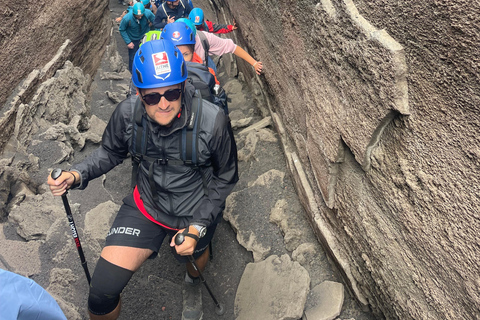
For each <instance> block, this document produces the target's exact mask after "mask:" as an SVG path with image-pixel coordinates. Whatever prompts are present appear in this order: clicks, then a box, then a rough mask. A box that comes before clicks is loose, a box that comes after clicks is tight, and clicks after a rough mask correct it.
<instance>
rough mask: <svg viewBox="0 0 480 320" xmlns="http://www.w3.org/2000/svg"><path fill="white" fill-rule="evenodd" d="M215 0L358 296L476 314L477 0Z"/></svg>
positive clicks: (374, 305) (388, 312)
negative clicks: (259, 70)
mask: <svg viewBox="0 0 480 320" xmlns="http://www.w3.org/2000/svg"><path fill="white" fill-rule="evenodd" d="M214 2H215V3H216V5H217V6H218V7H219V8H222V9H223V10H225V11H228V12H230V13H231V15H232V16H234V17H235V18H236V20H237V22H238V24H239V26H240V28H241V29H240V30H241V35H242V39H239V40H240V44H242V46H245V48H247V49H248V50H249V52H250V53H251V54H252V55H253V56H254V57H255V58H257V59H258V60H261V61H263V63H264V67H265V73H264V75H263V76H261V77H257V79H253V80H254V81H253V82H258V83H259V84H260V85H261V86H262V87H263V89H264V92H265V93H266V94H267V103H268V105H269V109H270V112H271V114H272V118H273V119H274V121H275V123H276V126H277V129H278V131H279V133H280V134H281V136H282V137H283V144H284V148H285V152H286V155H287V162H288V164H289V167H290V169H291V172H292V174H293V176H294V179H295V181H296V184H297V192H298V193H299V195H300V198H301V199H302V202H303V204H304V206H305V207H306V208H307V211H308V212H309V214H310V218H311V221H312V225H313V227H314V229H315V230H316V232H317V235H318V238H319V240H320V241H321V242H322V243H323V244H324V245H325V246H326V247H327V248H328V250H329V252H330V253H331V254H332V256H333V257H334V259H335V261H336V262H337V263H338V265H339V266H340V267H341V268H342V270H343V273H344V277H345V278H346V279H347V281H348V282H349V283H350V287H351V289H352V291H353V292H354V293H355V294H356V296H357V298H358V300H359V301H360V303H362V304H364V305H366V306H367V305H369V306H370V307H371V309H372V310H373V311H374V312H375V313H376V314H378V315H379V316H384V317H386V318H388V319H478V315H479V314H480V292H479V289H478V288H479V285H480V278H479V274H480V272H479V271H480V267H479V266H480V256H479V255H478V252H479V249H480V240H479V238H478V236H477V234H478V233H479V231H480V216H479V212H480V187H479V185H480V184H479V180H480V178H479V177H480V140H479V139H478V133H479V132H480V130H479V129H480V115H479V112H478V111H479V110H480V103H479V102H480V81H479V80H480V79H479V78H480V68H479V67H480V60H479V59H480V58H479V56H480V55H479V53H480V49H479V48H480V31H479V30H480V18H479V17H480V4H479V3H478V2H472V1H466V0H451V1H444V0H432V1H424V2H418V1H391V0H374V1H363V0H320V1H302V0H301V1H287V0H280V1H271V0H265V1H233V0H224V1H214ZM239 68H241V66H239ZM247 75H248V73H247ZM257 80H258V81H257Z"/></svg>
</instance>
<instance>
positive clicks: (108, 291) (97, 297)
mask: <svg viewBox="0 0 480 320" xmlns="http://www.w3.org/2000/svg"><path fill="white" fill-rule="evenodd" d="M132 275H133V271H130V270H128V269H124V268H122V267H119V266H117V265H114V264H113V263H110V262H108V261H107V260H105V259H103V258H102V257H100V259H99V260H98V262H97V266H96V267H95V271H94V272H93V277H92V281H91V283H90V294H89V296H88V310H90V312H91V313H93V314H96V315H105V314H108V313H110V312H112V311H113V310H115V308H116V307H117V305H118V302H119V301H120V293H121V292H122V290H123V288H125V286H126V285H127V283H128V281H129V280H130V278H131V277H132Z"/></svg>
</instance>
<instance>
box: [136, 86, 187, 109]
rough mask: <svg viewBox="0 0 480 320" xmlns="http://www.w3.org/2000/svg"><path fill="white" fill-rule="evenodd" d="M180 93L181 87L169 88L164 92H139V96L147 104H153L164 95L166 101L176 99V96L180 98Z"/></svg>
mask: <svg viewBox="0 0 480 320" xmlns="http://www.w3.org/2000/svg"><path fill="white" fill-rule="evenodd" d="M180 94H182V89H170V90H167V91H165V93H164V94H160V93H158V92H154V93H149V94H146V95H144V96H143V95H142V94H140V96H141V97H142V100H143V101H144V102H145V103H146V104H148V105H149V106H154V105H156V104H158V103H159V102H160V100H161V99H162V97H165V99H167V101H177V100H178V98H180Z"/></svg>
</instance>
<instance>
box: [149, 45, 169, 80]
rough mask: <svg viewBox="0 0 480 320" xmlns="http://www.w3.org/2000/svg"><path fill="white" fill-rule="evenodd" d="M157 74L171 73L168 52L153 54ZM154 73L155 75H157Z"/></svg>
mask: <svg viewBox="0 0 480 320" xmlns="http://www.w3.org/2000/svg"><path fill="white" fill-rule="evenodd" d="M152 58H153V66H154V68H155V75H159V74H165V73H170V72H171V71H172V70H171V68H170V61H168V56H167V52H165V51H163V52H159V53H154V54H152ZM155 75H154V76H155Z"/></svg>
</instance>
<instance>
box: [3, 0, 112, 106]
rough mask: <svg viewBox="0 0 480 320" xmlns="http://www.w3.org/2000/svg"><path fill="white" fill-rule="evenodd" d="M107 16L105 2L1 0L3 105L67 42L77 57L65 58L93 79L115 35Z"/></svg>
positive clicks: (100, 0) (92, 0)
mask: <svg viewBox="0 0 480 320" xmlns="http://www.w3.org/2000/svg"><path fill="white" fill-rule="evenodd" d="M108 13H109V11H108V2H107V1H102V0H84V1H79V0H61V1H60V0H52V1H46V0H38V1H35V2H34V3H32V2H29V1H25V0H20V1H8V2H7V1H2V14H0V48H1V58H2V59H1V60H2V61H1V65H2V67H3V68H2V69H3V72H1V73H0V106H1V105H3V104H4V103H5V102H6V100H7V98H8V97H9V96H10V95H11V94H12V92H13V91H14V90H15V88H16V87H17V86H18V84H19V83H20V82H21V81H22V80H23V79H25V78H26V77H27V76H28V75H29V74H30V72H32V71H33V70H35V69H42V68H43V67H44V65H45V64H47V63H48V62H49V61H50V60H52V59H53V57H54V56H55V54H56V53H57V51H58V50H59V49H60V47H61V46H62V45H63V44H64V43H65V41H66V40H70V48H69V50H70V52H71V53H72V52H73V53H74V54H71V53H70V54H69V55H67V56H66V57H65V58H66V59H68V60H71V61H72V62H73V63H74V65H75V66H78V67H80V68H82V69H83V70H84V71H85V73H86V74H89V75H93V74H94V73H95V71H96V70H97V68H98V66H99V64H100V59H101V57H102V55H103V52H104V50H105V46H106V44H108V41H109V37H110V29H111V21H110V19H109V14H108ZM64 61H65V60H64ZM64 61H63V62H64Z"/></svg>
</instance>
